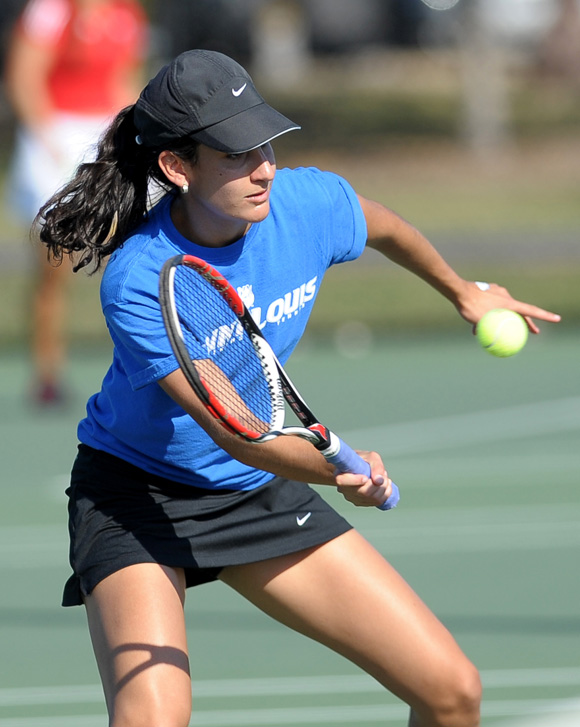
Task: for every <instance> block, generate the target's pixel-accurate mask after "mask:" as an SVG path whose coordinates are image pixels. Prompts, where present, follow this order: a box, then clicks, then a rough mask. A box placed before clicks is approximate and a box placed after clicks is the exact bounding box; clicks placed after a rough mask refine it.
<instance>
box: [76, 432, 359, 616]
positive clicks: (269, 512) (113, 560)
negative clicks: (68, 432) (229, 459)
mask: <svg viewBox="0 0 580 727" xmlns="http://www.w3.org/2000/svg"><path fill="white" fill-rule="evenodd" d="M67 495H68V497H69V505H68V509H69V532H70V563H71V567H72V569H73V575H72V576H71V577H70V578H69V580H68V581H67V583H66V585H65V588H64V594H63V600H62V605H63V606H77V605H81V604H82V603H83V596H84V595H87V594H89V593H90V592H91V591H92V590H93V588H94V587H95V586H96V585H97V584H98V583H99V582H100V581H101V580H103V579H104V578H106V577H107V576H109V575H111V574H112V573H115V572H116V571H118V570H120V569H121V568H125V567H127V566H129V565H135V564H136V563H159V564H161V565H166V566H171V567H179V568H183V569H184V571H185V577H186V585H187V586H188V587H190V586H196V585H199V584H201V583H207V582H208V581H213V580H216V579H217V577H218V575H219V572H220V570H221V569H222V568H224V567H225V566H228V565H241V564H244V563H255V562H257V561H260V560H266V559H268V558H273V557H276V556H280V555H287V554H288V553H295V552H298V551H300V550H304V549H305V548H310V547H313V546H316V545H320V544H321V543H325V542H328V541H329V540H332V539H333V538H335V537H337V536H338V535H341V534H343V533H345V532H346V531H347V530H350V529H351V526H350V525H349V523H348V522H347V521H346V520H345V519H344V518H343V517H342V516H340V515H339V514H338V513H337V512H335V510H333V509H332V507H331V506H330V505H329V504H328V503H327V502H326V501H325V500H324V499H323V498H322V497H320V495H319V494H318V493H317V492H316V491H315V490H313V489H312V488H311V487H309V486H308V485H307V484H305V483H303V482H295V481H292V480H285V479H283V478H281V477H275V478H274V479H273V480H271V481H270V482H268V483H267V484H266V485H263V486H261V487H258V488H256V489H254V490H250V491H248V492H239V491H235V490H226V491H221V490H218V491H213V490H206V489H201V488H197V487H192V486H190V485H184V484H180V483H176V482H174V481H172V480H167V479H165V478H163V477H158V476H155V475H151V474H149V473H148V472H145V471H144V470H142V469H140V468H139V467H135V466H134V465H132V464H129V463H128V462H126V461H125V460H122V459H119V458H118V457H114V456H113V455H111V454H108V453H106V452H101V451H98V450H95V449H93V448H91V447H88V446H86V445H84V444H81V445H80V446H79V452H78V456H77V458H76V460H75V463H74V466H73V470H72V475H71V485H70V487H69V488H68V489H67Z"/></svg>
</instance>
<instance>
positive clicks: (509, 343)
mask: <svg viewBox="0 0 580 727" xmlns="http://www.w3.org/2000/svg"><path fill="white" fill-rule="evenodd" d="M476 334H477V338H478V340H479V342H480V343H481V345H482V346H483V348H484V349H485V350H486V351H489V353H491V354H492V356H499V357H501V358H506V357H507V356H513V355H514V354H515V353H517V352H518V351H521V349H522V348H523V347H524V345H525V343H526V341H527V340H528V326H527V325H526V322H525V320H524V319H523V318H522V316H521V315H519V314H518V313H514V312H513V311H512V310H507V309H506V308H495V309H494V310H490V311H488V312H487V313H486V314H485V315H484V316H483V318H482V319H481V320H480V321H479V323H478V324H477V326H476Z"/></svg>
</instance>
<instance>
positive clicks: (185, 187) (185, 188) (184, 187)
mask: <svg viewBox="0 0 580 727" xmlns="http://www.w3.org/2000/svg"><path fill="white" fill-rule="evenodd" d="M188 192H189V184H188V183H187V182H186V183H185V184H182V185H181V194H187V193H188Z"/></svg>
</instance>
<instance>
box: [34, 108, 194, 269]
mask: <svg viewBox="0 0 580 727" xmlns="http://www.w3.org/2000/svg"><path fill="white" fill-rule="evenodd" d="M133 110H134V106H127V107H126V108H124V109H123V110H122V111H120V112H119V114H118V115H117V116H116V118H115V119H114V121H113V122H112V123H111V125H110V126H109V128H108V129H107V130H106V131H105V133H104V134H103V136H102V137H101V139H100V140H99V143H98V146H97V153H96V158H95V160H94V161H91V162H84V163H82V164H80V165H79V166H78V168H77V170H76V172H75V174H74V176H73V177H72V178H71V180H70V181H69V182H68V183H67V184H65V185H64V186H63V187H62V188H61V189H59V190H58V191H57V192H55V194H53V195H52V197H51V198H50V199H49V200H48V201H47V202H46V203H45V204H44V205H43V206H42V207H41V208H40V211H39V212H38V215H37V216H36V219H35V221H34V228H36V229H38V231H39V232H38V235H39V237H40V240H41V242H42V243H43V244H44V245H46V247H47V249H48V258H49V260H52V261H53V262H54V263H55V264H60V263H61V262H62V260H63V258H64V257H65V256H66V255H68V256H69V257H70V258H71V260H72V261H73V264H74V267H73V270H74V271H75V272H77V271H78V270H81V269H82V268H86V267H87V266H92V269H91V270H90V272H91V273H94V272H96V271H97V270H99V269H100V268H101V266H102V264H103V262H104V260H105V259H106V258H107V257H108V256H109V255H110V254H111V253H112V252H114V251H115V250H116V249H117V248H118V247H120V246H121V245H122V244H123V242H124V241H125V239H126V238H127V237H128V235H129V234H130V233H131V232H132V231H133V230H134V229H135V228H136V227H137V226H138V225H140V224H141V222H143V220H144V218H145V217H146V215H147V210H148V209H149V208H150V206H151V202H152V194H153V192H154V191H155V190H156V191H157V192H161V193H175V192H176V189H175V187H174V186H173V185H172V184H171V183H170V182H169V181H168V179H167V178H166V177H165V175H164V174H163V172H162V171H161V168H160V166H159V164H158V161H157V160H158V158H159V153H160V152H161V150H160V149H152V148H149V147H146V146H144V145H141V144H139V143H138V141H137V130H136V128H135V125H134V122H133ZM167 149H168V150H169V151H172V152H174V153H175V154H176V155H178V156H180V157H181V158H182V159H184V160H186V161H189V162H192V163H195V160H196V158H197V149H198V144H197V142H195V141H193V140H192V139H188V138H185V139H181V140H178V141H176V142H175V143H174V144H172V145H171V147H167Z"/></svg>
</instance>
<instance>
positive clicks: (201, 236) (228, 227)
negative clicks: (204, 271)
mask: <svg viewBox="0 0 580 727" xmlns="http://www.w3.org/2000/svg"><path fill="white" fill-rule="evenodd" d="M171 220H172V222H173V224H174V225H175V227H176V229H177V231H178V232H179V234H180V235H183V237H185V238H187V239H188V240H191V242H193V243H195V244H196V245H201V246H202V247H227V246H228V245H231V244H232V243H234V242H236V241H237V240H239V239H240V238H241V237H243V236H244V235H245V234H246V233H247V232H248V230H249V229H250V227H251V223H250V222H246V221H245V220H239V219H236V218H226V217H217V216H215V215H213V216H212V215H211V214H208V213H205V211H204V210H203V209H199V210H196V213H195V214H192V213H191V210H188V208H187V206H186V204H185V203H184V200H183V199H182V198H181V197H177V198H176V199H175V200H174V202H173V204H172V205H171Z"/></svg>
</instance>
